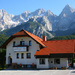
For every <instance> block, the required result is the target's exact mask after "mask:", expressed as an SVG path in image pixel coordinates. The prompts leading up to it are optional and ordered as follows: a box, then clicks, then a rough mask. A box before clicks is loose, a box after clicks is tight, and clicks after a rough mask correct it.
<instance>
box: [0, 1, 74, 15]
mask: <svg viewBox="0 0 75 75" xmlns="http://www.w3.org/2000/svg"><path fill="white" fill-rule="evenodd" d="M67 4H69V5H70V6H71V7H73V8H75V0H0V9H4V10H6V12H7V13H8V14H14V15H19V14H21V13H23V12H24V11H30V12H33V11H35V10H37V9H39V8H43V9H44V10H45V11H47V10H50V11H51V12H53V13H54V14H55V15H59V14H60V13H61V11H62V9H63V8H64V7H65V6H66V5H67Z"/></svg>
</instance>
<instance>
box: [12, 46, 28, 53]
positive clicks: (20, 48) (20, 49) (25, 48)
mask: <svg viewBox="0 0 75 75" xmlns="http://www.w3.org/2000/svg"><path fill="white" fill-rule="evenodd" d="M28 47H29V46H26V45H25V46H24V45H23V46H22V45H18V46H13V50H14V51H15V52H26V51H28Z"/></svg>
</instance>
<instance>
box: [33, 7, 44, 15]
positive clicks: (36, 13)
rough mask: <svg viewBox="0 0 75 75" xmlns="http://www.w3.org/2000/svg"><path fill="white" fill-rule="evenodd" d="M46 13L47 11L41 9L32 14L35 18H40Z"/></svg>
mask: <svg viewBox="0 0 75 75" xmlns="http://www.w3.org/2000/svg"><path fill="white" fill-rule="evenodd" d="M44 13H45V10H44V9H43V8H41V9H37V10H36V11H34V12H32V14H33V15H34V16H36V15H37V16H39V15H42V14H44Z"/></svg>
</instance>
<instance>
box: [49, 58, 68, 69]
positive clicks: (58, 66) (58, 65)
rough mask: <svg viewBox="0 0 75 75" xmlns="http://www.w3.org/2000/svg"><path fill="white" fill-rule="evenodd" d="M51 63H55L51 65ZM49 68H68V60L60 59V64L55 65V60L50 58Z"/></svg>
mask: <svg viewBox="0 0 75 75" xmlns="http://www.w3.org/2000/svg"><path fill="white" fill-rule="evenodd" d="M51 61H52V62H53V63H51ZM49 64H50V65H49V67H50V68H52V67H57V68H61V67H67V68H68V59H67V58H60V64H54V58H50V59H49Z"/></svg>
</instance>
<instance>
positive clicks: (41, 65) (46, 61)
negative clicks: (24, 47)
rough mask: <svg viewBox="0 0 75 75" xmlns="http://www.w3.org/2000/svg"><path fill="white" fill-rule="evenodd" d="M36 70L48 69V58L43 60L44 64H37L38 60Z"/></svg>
mask: <svg viewBox="0 0 75 75" xmlns="http://www.w3.org/2000/svg"><path fill="white" fill-rule="evenodd" d="M37 68H49V63H48V58H45V64H40V63H39V58H38V59H37Z"/></svg>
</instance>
